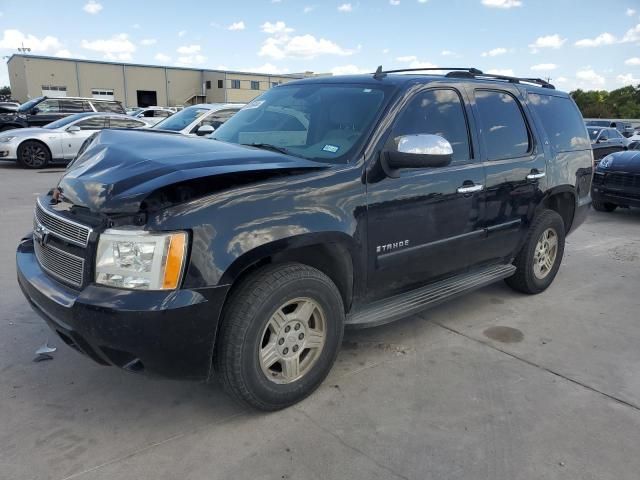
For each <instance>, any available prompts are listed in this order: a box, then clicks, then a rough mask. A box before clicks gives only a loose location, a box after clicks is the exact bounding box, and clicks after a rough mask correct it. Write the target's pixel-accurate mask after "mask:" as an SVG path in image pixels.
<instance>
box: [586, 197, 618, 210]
mask: <svg viewBox="0 0 640 480" xmlns="http://www.w3.org/2000/svg"><path fill="white" fill-rule="evenodd" d="M591 205H593V209H594V210H597V211H598V212H613V211H614V210H615V209H616V208H618V206H617V205H616V204H614V203H608V202H599V201H598V200H593V199H592V200H591Z"/></svg>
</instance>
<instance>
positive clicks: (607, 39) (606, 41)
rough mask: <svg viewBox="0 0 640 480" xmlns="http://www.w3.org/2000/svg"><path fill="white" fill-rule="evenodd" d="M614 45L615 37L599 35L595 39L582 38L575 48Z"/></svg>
mask: <svg viewBox="0 0 640 480" xmlns="http://www.w3.org/2000/svg"><path fill="white" fill-rule="evenodd" d="M614 43H616V37H614V36H613V35H611V34H610V33H607V32H605V33H601V34H600V35H598V36H597V37H595V38H583V39H582V40H578V41H577V42H576V43H575V46H576V47H601V46H603V45H613V44H614Z"/></svg>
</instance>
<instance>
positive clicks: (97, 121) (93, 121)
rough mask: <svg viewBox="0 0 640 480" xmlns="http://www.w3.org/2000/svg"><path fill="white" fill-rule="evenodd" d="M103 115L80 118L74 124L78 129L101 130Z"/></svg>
mask: <svg viewBox="0 0 640 480" xmlns="http://www.w3.org/2000/svg"><path fill="white" fill-rule="evenodd" d="M105 120H106V119H105V118H104V117H99V116H95V117H89V118H87V119H85V120H81V121H79V122H78V123H76V125H77V126H78V127H80V130H101V129H103V128H104V127H105Z"/></svg>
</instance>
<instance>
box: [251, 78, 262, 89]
mask: <svg viewBox="0 0 640 480" xmlns="http://www.w3.org/2000/svg"><path fill="white" fill-rule="evenodd" d="M251 90H260V82H256V81H255V80H251Z"/></svg>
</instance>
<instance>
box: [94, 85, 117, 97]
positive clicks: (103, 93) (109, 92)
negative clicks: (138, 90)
mask: <svg viewBox="0 0 640 480" xmlns="http://www.w3.org/2000/svg"><path fill="white" fill-rule="evenodd" d="M91 96H92V97H93V98H97V99H98V100H115V96H114V95H113V88H92V89H91Z"/></svg>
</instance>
